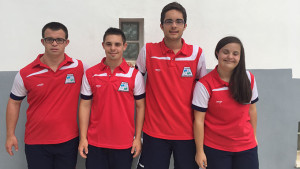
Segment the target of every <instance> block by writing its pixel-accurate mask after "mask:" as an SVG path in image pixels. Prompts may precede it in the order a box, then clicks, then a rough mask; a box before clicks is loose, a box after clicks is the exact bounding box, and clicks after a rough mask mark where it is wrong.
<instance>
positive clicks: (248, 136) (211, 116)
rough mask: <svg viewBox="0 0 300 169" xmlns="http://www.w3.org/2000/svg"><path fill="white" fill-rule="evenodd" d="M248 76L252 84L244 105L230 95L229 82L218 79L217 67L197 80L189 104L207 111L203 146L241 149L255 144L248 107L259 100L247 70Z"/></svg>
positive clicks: (236, 150) (219, 148) (237, 150)
mask: <svg viewBox="0 0 300 169" xmlns="http://www.w3.org/2000/svg"><path fill="white" fill-rule="evenodd" d="M247 76H248V78H249V80H250V83H251V89H252V98H251V101H250V102H249V103H245V104H240V103H238V102H237V101H235V100H234V99H233V98H232V96H231V94H230V91H229V83H228V82H225V81H223V80H222V79H221V78H220V76H219V74H218V72H217V67H216V68H215V69H214V70H213V71H211V72H210V73H208V74H207V75H206V76H204V77H203V78H201V79H200V80H199V81H198V82H197V84H196V86H195V90H194V97H193V102H192V107H193V109H195V110H198V111H201V112H206V114H205V121H204V126H205V127H204V144H205V145H206V146H208V147H211V148H215V149H218V150H223V151H230V152H239V151H244V150H248V149H251V148H254V147H255V146H256V144H257V143H256V141H255V136H254V131H253V127H252V125H251V123H250V116H249V107H250V104H254V103H256V102H257V101H258V92H257V87H256V82H255V78H254V76H253V74H251V73H250V72H249V71H247Z"/></svg>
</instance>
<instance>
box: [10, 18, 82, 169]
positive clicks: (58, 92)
mask: <svg viewBox="0 0 300 169" xmlns="http://www.w3.org/2000/svg"><path fill="white" fill-rule="evenodd" d="M42 37H43V38H42V39H41V43H42V44H43V46H44V47H45V52H44V53H43V54H40V55H38V56H37V58H36V59H35V60H34V61H33V62H32V63H30V64H29V65H27V66H25V67H24V68H22V69H21V70H20V71H19V72H18V73H17V75H16V77H15V80H14V83H13V87H12V90H11V94H10V98H9V100H8V104H7V111H6V126H7V137H6V151H7V152H8V153H9V155H11V156H12V155H13V151H12V147H15V150H16V151H18V140H17V138H16V136H15V128H16V125H17V121H18V117H19V112H20V106H21V103H22V100H23V99H24V98H25V97H26V96H27V102H28V104H29V106H28V109H27V112H26V115H27V122H26V129H25V154H26V159H27V163H28V168H29V169H41V168H43V169H74V168H75V166H76V162H77V153H78V152H77V147H78V143H79V139H78V125H77V108H78V99H79V93H80V87H81V81H82V76H83V74H84V65H83V63H82V62H81V61H80V60H77V59H72V58H71V57H69V56H68V55H67V54H66V53H65V48H66V47H67V46H68V44H69V42H70V41H69V39H68V30H67V28H66V26H65V25H63V24H61V23H59V22H50V23H48V24H46V25H45V26H44V27H43V29H42Z"/></svg>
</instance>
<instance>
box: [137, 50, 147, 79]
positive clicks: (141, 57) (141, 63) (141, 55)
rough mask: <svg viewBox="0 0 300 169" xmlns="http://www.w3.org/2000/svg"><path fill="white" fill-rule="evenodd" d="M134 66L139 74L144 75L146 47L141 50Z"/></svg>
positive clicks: (145, 69)
mask: <svg viewBox="0 0 300 169" xmlns="http://www.w3.org/2000/svg"><path fill="white" fill-rule="evenodd" d="M136 65H137V67H138V69H139V71H140V72H142V74H143V75H144V74H145V73H146V71H147V68H146V45H144V47H143V48H142V49H141V51H140V53H139V56H138V58H137V61H136Z"/></svg>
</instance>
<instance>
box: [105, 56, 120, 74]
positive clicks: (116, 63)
mask: <svg viewBox="0 0 300 169" xmlns="http://www.w3.org/2000/svg"><path fill="white" fill-rule="evenodd" d="M122 61H123V59H119V60H110V59H107V58H106V60H105V61H104V64H105V65H106V66H108V67H109V68H110V70H111V73H113V72H114V70H115V68H116V67H118V66H120V65H121V64H122Z"/></svg>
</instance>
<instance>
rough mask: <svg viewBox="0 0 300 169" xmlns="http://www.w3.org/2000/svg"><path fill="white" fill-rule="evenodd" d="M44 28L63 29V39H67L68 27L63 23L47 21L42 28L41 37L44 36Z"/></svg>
mask: <svg viewBox="0 0 300 169" xmlns="http://www.w3.org/2000/svg"><path fill="white" fill-rule="evenodd" d="M46 29H51V30H54V31H58V30H60V29H61V30H63V31H64V32H65V34H66V35H65V39H68V29H67V27H66V26H65V25H63V24H62V23H59V22H50V23H47V24H46V25H45V26H44V27H43V29H42V37H43V38H45V31H46Z"/></svg>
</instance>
